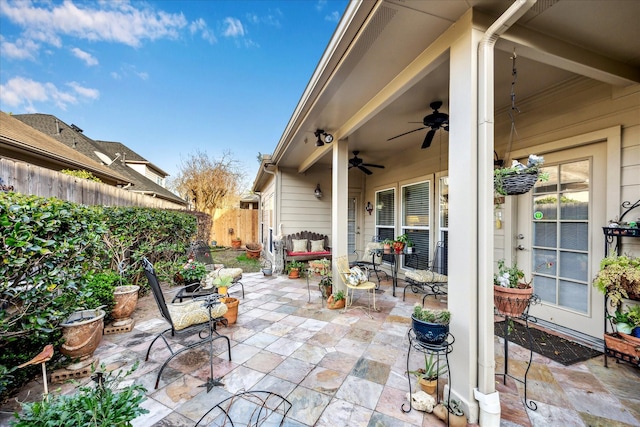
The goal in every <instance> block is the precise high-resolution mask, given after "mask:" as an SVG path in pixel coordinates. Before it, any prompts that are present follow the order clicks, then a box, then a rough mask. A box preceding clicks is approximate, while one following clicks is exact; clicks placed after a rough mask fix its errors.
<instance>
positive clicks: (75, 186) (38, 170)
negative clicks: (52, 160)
mask: <svg viewBox="0 0 640 427" xmlns="http://www.w3.org/2000/svg"><path fill="white" fill-rule="evenodd" d="M0 178H2V184H4V185H5V186H12V187H13V189H14V191H15V192H17V193H22V194H33V195H36V196H41V197H56V198H58V199H62V200H67V201H69V202H74V203H79V204H84V205H89V206H93V205H101V206H140V207H148V208H160V209H185V207H184V206H183V205H180V204H178V203H174V202H171V201H168V200H164V199H160V198H158V197H151V196H146V195H144V194H140V193H133V192H131V191H127V190H124V189H122V188H118V187H114V186H112V185H107V184H103V183H100V182H94V181H90V180H88V179H82V178H76V177H74V176H71V175H67V174H64V173H61V172H57V171H54V170H51V169H46V168H42V167H39V166H34V165H30V164H29V163H24V162H18V161H15V160H10V159H5V158H2V159H0Z"/></svg>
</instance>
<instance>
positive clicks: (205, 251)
mask: <svg viewBox="0 0 640 427" xmlns="http://www.w3.org/2000/svg"><path fill="white" fill-rule="evenodd" d="M189 256H190V257H193V259H195V260H196V261H198V262H201V263H203V264H204V265H205V268H206V269H207V278H206V279H208V280H209V281H211V280H213V278H215V277H219V276H231V277H232V281H231V285H230V286H229V289H231V288H232V287H233V286H236V285H240V287H241V289H242V298H244V284H242V282H241V280H242V273H243V271H242V269H241V268H225V266H224V265H222V264H216V263H214V260H213V256H212V254H211V247H210V246H209V245H207V244H206V243H205V242H203V241H196V242H192V243H191V245H190V246H189ZM215 291H216V289H215V287H214V286H211V284H210V283H209V284H208V285H207V284H206V283H205V285H200V286H198V287H197V288H196V289H195V290H192V291H189V290H188V289H187V288H182V289H180V290H179V291H178V292H177V293H176V295H175V296H174V297H173V300H172V301H171V302H176V301H180V302H182V301H183V300H184V299H188V298H200V297H203V296H207V295H210V294H212V293H214V292H215Z"/></svg>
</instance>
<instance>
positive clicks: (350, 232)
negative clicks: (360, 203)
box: [347, 197, 356, 254]
mask: <svg viewBox="0 0 640 427" xmlns="http://www.w3.org/2000/svg"><path fill="white" fill-rule="evenodd" d="M347 204H348V206H347V236H348V237H347V253H348V254H352V253H354V252H355V250H356V199H355V198H354V197H349V200H348V203H347Z"/></svg>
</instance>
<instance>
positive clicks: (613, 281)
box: [593, 255, 640, 306]
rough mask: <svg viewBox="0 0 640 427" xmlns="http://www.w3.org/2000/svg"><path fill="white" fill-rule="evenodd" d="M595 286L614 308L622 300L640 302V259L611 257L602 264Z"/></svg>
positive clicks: (622, 256) (624, 256) (594, 282)
mask: <svg viewBox="0 0 640 427" xmlns="http://www.w3.org/2000/svg"><path fill="white" fill-rule="evenodd" d="M593 286H595V287H596V288H598V290H599V291H600V292H602V293H603V294H604V295H606V296H607V297H608V298H609V300H610V302H611V304H612V306H617V305H618V304H619V303H620V302H621V301H622V298H630V299H634V300H640V258H635V257H630V256H626V255H621V256H617V255H611V256H608V257H606V258H604V259H603V260H602V261H601V262H600V271H599V272H598V274H597V275H596V278H595V279H594V281H593Z"/></svg>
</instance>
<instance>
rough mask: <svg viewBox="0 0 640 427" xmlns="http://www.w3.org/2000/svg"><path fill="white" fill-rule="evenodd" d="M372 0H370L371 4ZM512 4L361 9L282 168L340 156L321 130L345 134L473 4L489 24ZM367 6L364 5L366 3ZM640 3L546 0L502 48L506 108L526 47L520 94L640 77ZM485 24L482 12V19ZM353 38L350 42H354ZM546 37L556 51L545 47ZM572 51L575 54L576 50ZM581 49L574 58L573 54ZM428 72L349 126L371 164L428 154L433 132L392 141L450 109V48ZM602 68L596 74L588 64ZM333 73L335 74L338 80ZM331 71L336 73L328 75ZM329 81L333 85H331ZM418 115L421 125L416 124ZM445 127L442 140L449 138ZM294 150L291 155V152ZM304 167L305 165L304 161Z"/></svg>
mask: <svg viewBox="0 0 640 427" xmlns="http://www.w3.org/2000/svg"><path fill="white" fill-rule="evenodd" d="M364 3H365V4H366V3H368V2H364ZM510 4H511V2H505V1H471V0H470V1H447V0H443V1H428V2H427V1H410V0H389V1H384V2H381V3H379V4H376V5H375V7H373V8H371V4H370V3H369V5H368V6H366V7H368V8H369V9H364V10H360V15H357V16H356V19H360V20H361V23H360V24H361V26H360V27H358V25H356V24H355V23H354V21H355V19H354V21H352V23H351V24H350V27H349V28H351V29H353V28H354V27H355V28H360V33H359V35H358V36H357V37H356V39H355V40H351V38H350V37H349V36H352V35H351V34H348V35H346V36H345V37H343V40H342V45H338V46H337V48H336V51H335V52H336V53H335V54H334V58H333V61H329V62H328V63H327V66H326V67H325V68H324V69H323V70H317V73H319V74H318V75H317V76H318V77H320V78H319V79H318V80H317V82H320V83H318V84H316V85H315V86H314V87H308V88H307V91H308V93H309V94H310V95H309V96H308V98H307V100H306V102H305V103H303V104H300V105H299V106H298V110H296V113H295V114H294V116H293V117H292V118H291V120H290V122H289V126H288V127H287V130H286V131H285V133H284V134H283V136H282V139H281V141H280V142H279V144H278V148H276V151H274V160H275V161H277V162H278V164H279V166H281V167H291V168H298V169H300V170H301V171H303V170H305V169H306V168H308V167H311V166H312V165H313V164H315V163H319V164H323V165H328V164H330V163H331V157H330V151H331V150H330V145H325V147H323V148H320V149H317V148H316V147H315V140H316V139H315V137H314V134H313V131H314V130H315V129H317V128H321V129H324V130H326V131H327V132H330V133H335V132H336V131H337V130H339V129H340V128H342V127H343V126H344V124H345V122H346V121H347V120H349V119H350V118H352V117H354V116H355V115H356V114H358V112H359V110H360V109H361V108H362V106H363V105H365V104H366V103H367V102H368V101H370V100H371V99H372V98H373V97H374V96H375V95H376V94H379V93H380V91H381V90H382V89H383V88H385V86H386V85H388V84H389V82H390V81H391V80H392V79H393V78H394V77H395V76H396V75H398V74H399V73H401V72H403V70H405V69H406V68H407V66H408V65H409V64H410V63H411V61H413V60H414V59H415V58H416V57H418V56H419V55H420V54H421V53H423V52H424V51H425V50H426V49H428V48H429V47H430V46H434V44H435V45H437V43H438V38H439V37H442V34H443V33H445V32H446V31H447V30H448V29H449V31H451V27H452V25H453V24H454V23H455V22H456V21H458V20H459V19H460V18H461V17H462V16H463V15H464V14H465V13H466V12H467V11H468V9H469V8H471V7H473V8H475V9H476V11H477V12H480V13H479V14H478V15H479V16H480V18H479V22H483V23H484V22H485V21H486V22H487V23H488V24H490V23H491V22H492V19H493V18H495V17H497V16H499V15H500V14H502V13H503V12H504V10H506V8H507V7H509V5H510ZM360 7H361V9H362V8H363V7H364V6H360ZM639 18H640V2H638V1H626V0H622V1H616V0H612V1H587V2H584V1H575V0H539V1H538V3H537V4H536V5H535V6H534V7H533V8H532V9H531V10H530V11H528V12H527V13H526V14H525V15H524V16H523V17H522V18H521V19H520V21H519V22H518V24H517V26H516V27H514V28H513V29H512V30H510V31H509V32H507V33H506V34H505V36H504V37H503V38H502V39H501V40H500V41H499V42H498V44H497V46H496V55H495V94H494V96H495V107H496V111H500V110H501V109H505V108H507V107H508V106H509V104H510V98H509V93H510V89H511V80H512V76H511V59H510V57H511V56H512V50H513V49H514V47H515V48H516V52H517V54H518V59H517V68H518V82H517V96H518V99H519V100H522V99H526V98H527V97H530V96H532V95H534V94H536V93H539V92H541V91H542V90H544V89H546V88H550V87H553V86H555V85H557V84H559V83H562V82H564V81H567V80H570V79H572V78H575V77H576V76H578V75H579V74H583V75H587V76H589V77H590V78H596V79H599V80H602V81H609V82H611V83H613V84H619V85H626V84H632V83H634V82H636V83H637V82H640V54H639V52H640V26H638V25H637V20H638V19H639ZM474 22H475V19H474ZM345 42H349V44H348V45H347V43H345ZM536 43H544V44H543V45H544V46H545V48H547V46H549V49H548V50H547V51H545V52H543V53H542V54H541V53H540V51H539V50H538V47H537V45H536ZM567 52H569V53H568V54H566V53H567ZM567 55H568V56H571V60H570V61H566V60H563V59H562V57H564V56H567ZM433 64H434V65H433V66H432V68H431V69H430V70H429V71H428V73H427V74H426V75H425V76H421V77H420V78H419V79H416V81H415V82H412V83H411V85H409V86H407V87H405V88H403V89H402V90H400V92H402V91H403V90H404V92H403V93H401V94H400V95H399V96H398V95H396V97H395V99H389V100H387V102H385V103H384V105H382V106H381V108H379V110H377V111H375V112H374V114H370V116H369V117H367V118H366V120H362V121H361V122H359V123H357V125H355V126H353V127H352V128H351V129H350V130H349V134H348V135H338V136H339V137H348V139H349V150H350V151H352V150H359V151H360V152H361V155H360V157H364V159H365V161H366V162H368V163H382V164H384V163H383V162H384V161H385V159H388V158H389V156H391V155H392V154H393V153H397V152H398V151H403V150H408V149H409V150H413V151H415V152H416V153H425V151H420V149H419V147H420V145H421V143H422V140H423V139H424V136H425V133H426V130H425V131H419V132H414V133H412V134H410V135H407V136H404V137H401V138H398V139H395V140H393V141H387V139H388V138H391V137H393V136H395V135H398V134H401V133H403V132H407V131H409V130H412V129H416V128H418V127H420V126H421V125H420V122H421V121H422V118H423V117H424V116H425V115H427V114H429V113H431V109H430V108H429V103H430V102H432V101H435V100H440V101H442V102H443V105H442V107H441V109H440V111H441V112H448V111H449V108H448V107H449V105H448V104H449V83H448V82H449V61H448V51H447V50H446V49H444V50H443V51H442V53H441V54H440V55H439V56H438V58H437V60H436V61H434V63H433ZM583 64H586V65H587V66H593V67H594V69H595V70H596V71H595V72H591V71H590V70H589V72H587V70H586V69H587V68H588V67H586V66H584V65H583ZM329 77H330V78H329ZM327 78H329V79H328V80H327ZM324 82H326V83H324ZM409 122H418V123H409ZM446 138H448V134H447V133H446V132H443V131H438V133H436V136H435V138H434V145H436V146H437V144H438V143H439V142H440V141H443V142H444V141H447V139H446ZM284 153H286V155H284ZM300 165H303V166H302V168H301V167H300Z"/></svg>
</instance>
